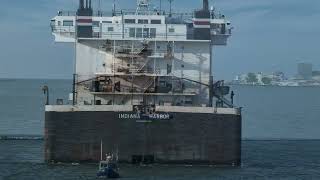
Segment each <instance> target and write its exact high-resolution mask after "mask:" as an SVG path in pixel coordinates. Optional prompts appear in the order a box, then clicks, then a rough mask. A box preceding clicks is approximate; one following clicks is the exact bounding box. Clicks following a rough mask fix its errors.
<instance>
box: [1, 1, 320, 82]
mask: <svg viewBox="0 0 320 180" xmlns="http://www.w3.org/2000/svg"><path fill="white" fill-rule="evenodd" d="M93 2H94V3H95V7H96V3H97V0H93ZM102 2H103V4H102V7H101V9H102V10H104V11H110V10H111V7H112V6H111V3H112V2H111V1H110V2H109V1H103V0H102ZM118 2H119V4H118V5H117V7H123V8H130V7H131V8H134V7H135V1H133V0H131V1H128V0H118ZM152 2H154V4H155V5H154V6H158V2H159V1H155V0H153V1H152ZM164 3H166V0H163V4H164ZM182 3H183V6H184V7H181V4H182ZM201 3H202V1H200V0H197V1H192V2H190V1H187V2H186V1H182V0H175V1H174V4H173V6H174V9H177V10H189V11H190V10H191V8H192V9H194V8H199V7H201ZM166 4H167V3H166ZM210 4H211V5H212V1H210ZM214 5H215V7H216V9H217V10H218V11H221V12H222V13H223V14H225V15H226V17H227V18H228V19H230V20H231V22H232V24H233V26H234V30H233V36H232V37H231V38H230V40H229V44H228V46H226V47H217V48H215V51H214V75H215V78H216V79H227V80H230V79H233V77H234V76H236V75H238V74H242V73H248V72H265V73H271V72H274V71H283V72H285V73H286V74H287V75H288V76H293V75H295V74H296V69H297V68H296V66H297V63H298V62H309V63H312V64H313V65H314V69H315V70H320V61H319V59H320V51H319V50H318V49H319V48H318V42H319V41H320V36H319V35H318V33H319V32H320V24H318V23H315V22H317V21H318V20H319V19H320V1H314V0H305V1H300V0H282V1H277V0H260V1H257V0H241V1H239V0H228V1H224V0H215V1H214ZM77 7H78V2H77V0H69V1H66V0H51V1H47V0H38V1H35V0H30V1H20V0H3V1H2V6H1V7H0V20H1V22H2V23H1V25H0V27H1V32H2V33H0V38H1V39H2V43H1V44H0V48H1V50H2V51H1V53H0V60H1V61H0V78H24V79H29V78H36V79H71V78H72V74H73V61H74V51H73V46H72V45H71V44H58V43H54V41H53V36H52V35H51V32H50V26H49V24H50V19H51V18H52V17H54V16H55V15H56V12H57V11H58V10H60V9H64V10H76V8H77ZM163 9H168V8H167V6H165V5H164V7H163Z"/></svg>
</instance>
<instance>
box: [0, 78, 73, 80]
mask: <svg viewBox="0 0 320 180" xmlns="http://www.w3.org/2000/svg"><path fill="white" fill-rule="evenodd" d="M17 80H55V81H56V80H58V81H72V79H54V78H47V79H46V78H0V81H17Z"/></svg>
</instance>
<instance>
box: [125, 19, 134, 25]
mask: <svg viewBox="0 0 320 180" xmlns="http://www.w3.org/2000/svg"><path fill="white" fill-rule="evenodd" d="M124 23H126V24H135V23H136V20H135V19H125V20H124Z"/></svg>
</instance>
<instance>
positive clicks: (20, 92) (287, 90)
mask: <svg viewBox="0 0 320 180" xmlns="http://www.w3.org/2000/svg"><path fill="white" fill-rule="evenodd" d="M43 85H48V86H49V88H50V99H51V102H54V99H57V98H63V99H65V102H67V98H68V94H69V93H70V92H71V81H70V80H0V135H37V136H42V135H43V125H44V106H43V104H44V102H45V97H44V94H43V92H42V90H41V87H42V86H43ZM233 89H234V91H235V93H236V97H235V101H236V104H237V105H239V106H241V107H243V138H244V139H246V140H245V141H244V142H243V150H242V151H243V165H242V167H241V168H217V167H205V166H193V167H187V166H150V167H137V166H129V165H123V166H122V167H121V173H122V174H124V176H125V178H124V179H319V178H320V173H319V172H320V141H318V140H315V139H320V131H319V127H320V95H319V93H320V88H318V87H250V86H235V87H233ZM248 139H249V140H248ZM307 139H309V140H307ZM271 140H272V141H271ZM42 147H43V141H41V140H39V141H31V140H28V141H0V179H94V176H95V172H96V168H97V167H96V165H80V166H72V165H68V164H64V165H47V164H44V163H43V149H42Z"/></svg>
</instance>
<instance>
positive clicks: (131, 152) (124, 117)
mask: <svg viewBox="0 0 320 180" xmlns="http://www.w3.org/2000/svg"><path fill="white" fill-rule="evenodd" d="M160 2H161V1H160ZM169 2H172V1H169ZM202 3H203V5H202V6H203V7H202V8H199V9H195V10H194V11H191V12H175V11H173V10H172V9H171V4H170V10H168V11H164V10H162V9H161V8H159V9H158V8H151V5H150V4H151V2H149V0H137V7H136V8H135V9H133V10H125V9H122V10H120V9H116V5H115V4H114V5H113V7H110V13H107V12H103V11H101V10H98V11H94V10H93V7H92V2H91V0H79V7H78V10H77V11H75V12H70V11H59V12H58V14H57V15H56V16H55V17H54V18H53V19H51V29H52V34H53V35H54V38H55V42H61V43H70V44H73V45H74V47H75V63H74V75H73V90H72V93H71V94H70V99H69V100H70V102H69V103H68V104H64V103H63V101H61V100H59V101H57V104H56V105H49V104H47V105H46V107H45V148H44V149H45V160H46V161H47V162H99V160H100V159H104V158H105V157H102V156H103V154H108V153H112V154H116V155H117V157H118V158H119V159H118V160H119V162H122V163H133V164H140V163H144V164H149V163H160V164H161V163H165V164H208V165H230V166H239V165H240V164H241V124H242V115H241V108H239V107H236V106H235V105H234V104H233V95H234V93H233V92H232V93H230V87H228V86H225V85H224V83H223V81H217V80H215V78H214V77H213V70H212V69H213V52H214V47H216V46H226V45H227V42H228V38H229V37H230V36H231V33H232V32H231V31H232V27H231V23H230V21H228V20H227V19H226V17H225V16H224V15H222V14H219V13H217V12H216V10H215V8H214V7H212V6H211V7H209V6H210V5H209V2H208V0H203V2H202ZM199 5H200V6H201V2H199Z"/></svg>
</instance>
